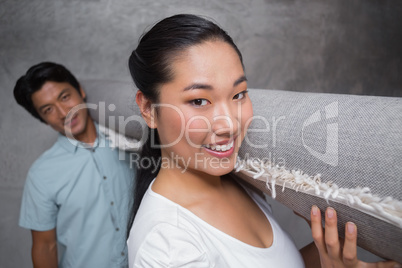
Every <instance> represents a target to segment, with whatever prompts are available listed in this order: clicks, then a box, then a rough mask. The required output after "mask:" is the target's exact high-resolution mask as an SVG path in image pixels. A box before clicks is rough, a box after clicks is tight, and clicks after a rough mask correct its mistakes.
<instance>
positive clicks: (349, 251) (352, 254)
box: [342, 222, 358, 267]
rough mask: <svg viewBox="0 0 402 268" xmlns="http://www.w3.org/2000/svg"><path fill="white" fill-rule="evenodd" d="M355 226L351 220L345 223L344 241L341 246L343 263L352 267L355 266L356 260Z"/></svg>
mask: <svg viewBox="0 0 402 268" xmlns="http://www.w3.org/2000/svg"><path fill="white" fill-rule="evenodd" d="M356 242H357V228H356V225H355V224H354V223H352V222H348V223H346V226H345V243H344V246H343V252H342V255H343V263H344V264H345V265H346V266H348V267H352V266H355V265H356V264H357V262H358V260H357V249H356V248H357V247H356Z"/></svg>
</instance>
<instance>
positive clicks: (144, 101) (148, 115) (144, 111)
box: [135, 90, 157, 128]
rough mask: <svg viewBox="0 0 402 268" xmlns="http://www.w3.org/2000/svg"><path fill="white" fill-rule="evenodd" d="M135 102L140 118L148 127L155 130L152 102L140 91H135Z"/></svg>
mask: <svg viewBox="0 0 402 268" xmlns="http://www.w3.org/2000/svg"><path fill="white" fill-rule="evenodd" d="M135 101H136V102H137V105H138V107H140V111H141V115H142V118H144V120H145V122H146V123H147V125H148V127H150V128H157V124H156V120H155V119H156V117H155V109H154V108H153V107H152V102H151V101H150V100H149V99H148V98H147V97H145V95H144V93H142V92H141V90H138V91H137V94H136V95H135Z"/></svg>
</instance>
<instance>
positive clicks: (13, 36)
mask: <svg viewBox="0 0 402 268" xmlns="http://www.w3.org/2000/svg"><path fill="white" fill-rule="evenodd" d="M183 12H186V13H196V14H201V15H207V16H209V17H211V18H213V19H215V21H217V22H218V23H219V24H220V25H221V26H222V27H223V28H224V29H226V30H227V31H228V32H229V34H230V35H232V37H233V38H234V39H235V41H236V42H237V44H238V46H239V48H240V50H241V51H242V52H243V56H244V60H245V65H246V71H247V75H248V78H249V86H250V88H253V87H254V88H276V89H285V90H298V91H313V92H336V93H353V94H370V95H384V96H402V75H401V74H402V53H401V51H402V50H401V47H402V33H401V29H402V20H401V16H402V2H401V1H398V0H395V1H387V0H382V1H379V0H378V1H372V0H356V1H342V0H339V1H322V0H307V1H299V0H286V1H285V0H272V1H270V0H265V1H263V0H219V1H208V0H194V1H178V0H154V1H152V2H151V1H139V0H114V1H113V0H86V1H78V0H70V1H62V0H0V40H1V41H0V133H1V137H0V146H1V147H0V148H1V150H0V161H1V162H0V170H1V172H0V213H1V214H0V215H1V217H0V241H1V242H0V267H30V266H31V264H30V235H29V232H28V231H26V230H23V229H21V228H19V227H17V220H18V213H19V206H20V198H21V194H22V188H23V185H24V182H25V176H26V173H27V171H28V168H29V166H30V165H31V164H32V162H33V161H34V160H35V159H36V158H37V157H38V156H39V155H40V154H41V153H42V152H43V151H44V150H45V149H46V148H48V147H49V146H50V145H51V144H52V143H53V141H54V140H55V134H54V133H53V132H52V130H50V129H49V128H48V127H46V126H45V125H43V124H41V123H39V121H37V120H35V119H33V118H31V117H30V116H29V115H28V114H27V113H26V112H25V111H24V110H23V109H22V108H20V107H18V106H17V104H16V103H15V101H14V100H13V96H12V88H13V86H14V84H15V81H16V80H17V79H18V78H19V77H20V76H21V75H22V74H23V73H24V72H25V71H26V69H27V68H29V67H30V66H31V65H33V64H36V63H38V62H41V61H45V60H49V61H55V62H59V63H62V64H64V65H65V66H66V67H67V68H69V69H70V70H71V71H72V72H73V73H75V74H76V75H77V76H78V77H80V78H85V79H96V78H102V79H105V78H108V79H114V80H130V77H129V74H128V70H127V67H126V65H127V64H126V62H127V58H128V56H129V53H130V52H131V51H132V49H133V48H134V47H135V46H136V43H137V40H138V38H139V36H140V34H141V33H142V32H143V30H144V29H145V28H147V27H149V25H151V24H152V23H153V22H155V21H157V20H159V19H161V18H163V17H166V16H168V15H172V14H176V13H183Z"/></svg>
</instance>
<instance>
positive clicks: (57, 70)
mask: <svg viewBox="0 0 402 268" xmlns="http://www.w3.org/2000/svg"><path fill="white" fill-rule="evenodd" d="M48 81H52V82H59V83H63V82H66V83H69V84H70V85H71V86H73V87H74V88H75V89H76V90H77V91H78V93H79V94H80V95H81V92H80V84H79V83H78V81H77V79H76V78H75V77H74V75H73V74H72V73H71V72H70V71H69V70H67V69H66V67H64V66H63V65H60V64H57V63H53V62H42V63H39V64H36V65H34V66H32V67H31V68H29V69H28V71H27V72H26V74H25V75H23V76H21V77H20V78H19V79H18V80H17V83H16V84H15V87H14V98H15V100H16V101H17V103H18V104H19V105H21V106H22V107H24V108H25V109H26V110H27V111H28V112H29V113H30V114H31V115H32V116H34V117H36V118H37V119H39V120H40V121H41V122H45V121H44V120H43V119H42V118H41V117H40V116H39V114H38V112H37V111H36V109H35V107H34V106H33V102H32V94H33V93H35V92H36V91H38V90H40V89H41V88H42V86H43V85H44V84H45V83H46V82H48Z"/></svg>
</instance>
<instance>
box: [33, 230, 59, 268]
mask: <svg viewBox="0 0 402 268" xmlns="http://www.w3.org/2000/svg"><path fill="white" fill-rule="evenodd" d="M31 233H32V263H33V266H34V268H57V239H56V229H52V230H49V231H43V232H41V231H34V230H31Z"/></svg>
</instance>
